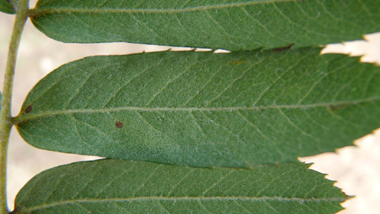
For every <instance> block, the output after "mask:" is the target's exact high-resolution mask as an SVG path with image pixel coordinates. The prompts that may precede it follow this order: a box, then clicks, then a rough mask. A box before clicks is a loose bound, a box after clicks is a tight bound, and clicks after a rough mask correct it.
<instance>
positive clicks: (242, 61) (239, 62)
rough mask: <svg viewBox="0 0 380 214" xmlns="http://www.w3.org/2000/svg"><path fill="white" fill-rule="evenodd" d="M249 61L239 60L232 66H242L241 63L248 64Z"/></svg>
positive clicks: (233, 62)
mask: <svg viewBox="0 0 380 214" xmlns="http://www.w3.org/2000/svg"><path fill="white" fill-rule="evenodd" d="M246 62H247V61H245V60H237V61H232V62H230V64H235V65H240V64H241V63H246Z"/></svg>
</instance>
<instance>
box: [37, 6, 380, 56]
mask: <svg viewBox="0 0 380 214" xmlns="http://www.w3.org/2000/svg"><path fill="white" fill-rule="evenodd" d="M30 16H31V18H32V21H33V23H34V25H35V26H36V27H37V28H38V29H39V30H40V31H42V32H43V33H45V34H46V35H47V36H49V37H51V38H53V39H56V40H59V41H63V42H79V43H91V42H132V43H148V44H160V45H171V46H189V47H209V48H214V49H216V48H224V49H228V50H241V49H244V50H253V49H258V48H262V47H264V48H266V49H272V48H274V47H283V46H288V45H289V44H292V43H295V44H294V46H295V47H305V46H312V45H320V44H328V43H334V42H341V41H347V40H354V39H361V38H362V35H363V34H367V33H373V32H377V31H379V30H380V28H379V22H378V21H379V20H380V1H378V0H366V1H356V0H307V1H305V0H304V1H302V0H301V1H300V0H228V1H221V0H202V1H188V0H178V1H163V2H162V1H156V0H144V1H141V0H134V1H124V0H113V1H94V0H82V1H77V0H66V1H62V0H40V1H39V2H38V4H37V6H36V8H35V9H34V10H32V12H31V13H30Z"/></svg>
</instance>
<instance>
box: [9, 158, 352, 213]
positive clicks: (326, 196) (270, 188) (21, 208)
mask: <svg viewBox="0 0 380 214" xmlns="http://www.w3.org/2000/svg"><path fill="white" fill-rule="evenodd" d="M57 187H59V188H57ZM346 199H347V196H345V195H344V194H343V193H342V192H341V191H340V190H339V189H338V188H336V187H334V186H333V182H332V181H329V180H326V179H324V176H323V175H322V174H320V173H318V172H315V171H312V170H308V169H307V165H304V164H301V163H294V164H286V163H284V164H280V165H259V166H255V167H253V168H252V169H249V170H244V169H231V168H213V169H208V168H189V167H183V166H175V165H164V164H156V163H148V162H132V161H125V160H100V161H94V162H81V163H74V164H70V165H66V166H60V167H57V168H53V169H50V170H47V171H45V172H42V173H40V174H39V175H37V176H36V177H34V178H33V179H32V180H31V181H29V182H28V183H27V184H26V185H25V186H24V187H23V188H22V189H21V191H20V192H19V193H18V195H17V198H16V204H15V207H16V211H17V212H16V213H18V214H22V213H36V214H37V213H57V214H60V213H74V214H76V213H83V214H85V213H126V214H127V213H128V214H131V213H136V214H140V213H178V214H183V213H300V214H306V213H335V212H337V211H339V210H341V209H342V207H341V206H340V204H339V203H341V202H343V201H344V200H346Z"/></svg>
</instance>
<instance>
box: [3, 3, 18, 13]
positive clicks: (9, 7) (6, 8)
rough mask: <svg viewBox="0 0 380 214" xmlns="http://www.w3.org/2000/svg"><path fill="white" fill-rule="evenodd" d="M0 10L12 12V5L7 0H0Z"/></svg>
mask: <svg viewBox="0 0 380 214" xmlns="http://www.w3.org/2000/svg"><path fill="white" fill-rule="evenodd" d="M0 11H1V12H4V13H8V14H14V13H15V11H14V9H13V5H12V4H11V3H10V2H9V1H8V0H0Z"/></svg>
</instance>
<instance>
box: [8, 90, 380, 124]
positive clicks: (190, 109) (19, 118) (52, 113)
mask: <svg viewBox="0 0 380 214" xmlns="http://www.w3.org/2000/svg"><path fill="white" fill-rule="evenodd" d="M378 100H380V96H376V97H370V98H366V99H357V100H355V101H338V102H330V103H317V104H304V105H299V104H294V105H268V106H251V107H187V108H186V107H184V108H181V107H179V108H178V107H177V108H176V107H174V108H168V107H132V106H127V107H116V108H103V109H71V110H60V111H46V112H43V113H39V114H22V113H21V114H20V115H18V116H17V117H15V118H12V124H17V123H21V122H25V121H28V120H33V119H37V118H41V117H50V116H55V115H64V114H77V113H82V114H86V113H105V112H118V111H148V112H154V111H184V112H193V111H239V110H264V109H306V108H318V107H331V106H338V105H358V104H361V103H366V102H373V101H378Z"/></svg>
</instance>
